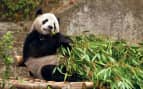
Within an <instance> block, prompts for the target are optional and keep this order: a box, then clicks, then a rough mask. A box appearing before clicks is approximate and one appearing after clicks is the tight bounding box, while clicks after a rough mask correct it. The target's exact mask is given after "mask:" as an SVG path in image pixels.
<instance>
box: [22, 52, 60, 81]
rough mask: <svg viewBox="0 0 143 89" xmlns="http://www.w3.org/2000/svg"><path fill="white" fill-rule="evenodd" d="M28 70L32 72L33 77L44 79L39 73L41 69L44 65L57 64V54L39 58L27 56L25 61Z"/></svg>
mask: <svg viewBox="0 0 143 89" xmlns="http://www.w3.org/2000/svg"><path fill="white" fill-rule="evenodd" d="M25 65H26V66H27V69H28V71H30V72H31V73H32V74H33V77H36V78H40V79H44V78H43V77H42V75H41V69H42V67H43V66H45V65H59V60H58V57H57V55H50V56H45V57H40V58H32V57H31V58H29V59H28V61H26V63H25Z"/></svg>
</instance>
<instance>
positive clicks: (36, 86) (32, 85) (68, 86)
mask: <svg viewBox="0 0 143 89" xmlns="http://www.w3.org/2000/svg"><path fill="white" fill-rule="evenodd" d="M1 83H2V80H1V81H0V84H1ZM9 85H10V86H11V87H14V88H16V89H47V88H48V86H49V87H50V88H51V89H92V88H93V82H50V81H49V82H41V81H39V82H36V81H34V80H28V81H24V80H6V82H5V88H4V89H9V87H10V86H9ZM0 89H1V87H0Z"/></svg>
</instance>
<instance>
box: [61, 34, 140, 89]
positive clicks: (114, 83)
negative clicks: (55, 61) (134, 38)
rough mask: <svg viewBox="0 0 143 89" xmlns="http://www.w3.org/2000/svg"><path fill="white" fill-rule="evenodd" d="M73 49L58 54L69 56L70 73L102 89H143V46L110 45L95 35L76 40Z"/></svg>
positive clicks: (124, 43)
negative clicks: (104, 88)
mask: <svg viewBox="0 0 143 89" xmlns="http://www.w3.org/2000/svg"><path fill="white" fill-rule="evenodd" d="M72 38H73V44H72V45H73V48H72V50H71V52H70V51H66V50H65V49H64V48H61V49H60V50H59V52H60V58H61V59H62V58H64V57H63V56H65V55H67V54H68V55H69V57H68V58H67V61H66V62H65V64H64V65H66V66H67V73H68V74H69V75H70V74H72V72H77V73H79V74H81V75H82V76H83V77H86V78H87V79H88V80H89V81H91V80H92V81H93V82H94V83H95V87H96V88H99V89H102V88H103V87H106V88H107V89H108V88H109V89H142V88H143V45H142V44H140V45H128V44H127V43H126V42H125V41H111V40H109V39H102V38H96V37H95V36H94V35H89V36H76V37H72Z"/></svg>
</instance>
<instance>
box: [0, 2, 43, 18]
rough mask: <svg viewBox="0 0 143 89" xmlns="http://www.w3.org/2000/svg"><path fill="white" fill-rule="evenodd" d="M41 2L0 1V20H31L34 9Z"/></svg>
mask: <svg viewBox="0 0 143 89" xmlns="http://www.w3.org/2000/svg"><path fill="white" fill-rule="evenodd" d="M41 1H42V0H0V3H1V5H0V10H1V12H0V15H1V19H2V20H26V19H31V18H33V13H34V12H35V8H36V7H38V6H39V4H40V2H41Z"/></svg>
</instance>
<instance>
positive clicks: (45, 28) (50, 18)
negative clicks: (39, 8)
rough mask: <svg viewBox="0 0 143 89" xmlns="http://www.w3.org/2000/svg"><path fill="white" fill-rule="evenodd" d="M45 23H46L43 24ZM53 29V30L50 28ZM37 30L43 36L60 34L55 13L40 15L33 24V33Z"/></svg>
mask: <svg viewBox="0 0 143 89" xmlns="http://www.w3.org/2000/svg"><path fill="white" fill-rule="evenodd" d="M43 21H45V22H44V23H43ZM49 26H51V27H52V29H50V28H49ZM33 30H37V31H38V32H39V33H42V34H45V35H46V34H49V33H58V32H59V22H58V19H57V18H56V16H55V15H54V14H53V13H45V14H42V15H39V16H38V17H37V18H36V19H35V20H34V22H33V24H32V27H31V31H30V32H32V31H33Z"/></svg>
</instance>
